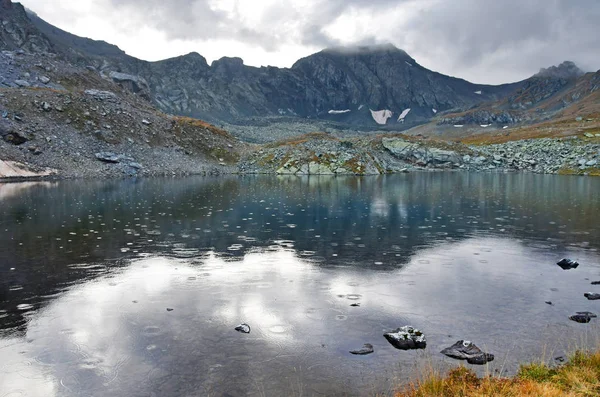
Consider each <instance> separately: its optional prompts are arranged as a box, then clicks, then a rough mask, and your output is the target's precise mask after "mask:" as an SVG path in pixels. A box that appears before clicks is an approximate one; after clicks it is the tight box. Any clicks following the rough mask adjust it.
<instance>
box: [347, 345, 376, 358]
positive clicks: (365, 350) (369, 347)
mask: <svg viewBox="0 0 600 397" xmlns="http://www.w3.org/2000/svg"><path fill="white" fill-rule="evenodd" d="M374 351H375V350H374V349H373V345H372V344H370V343H365V344H364V345H363V347H362V348H361V349H358V350H350V353H352V354H356V355H361V356H365V355H367V354H371V353H373V352H374Z"/></svg>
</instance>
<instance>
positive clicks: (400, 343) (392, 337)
mask: <svg viewBox="0 0 600 397" xmlns="http://www.w3.org/2000/svg"><path fill="white" fill-rule="evenodd" d="M383 336H384V337H385V339H386V340H387V341H388V342H390V344H391V345H392V346H394V347H395V348H396V349H400V350H414V349H425V348H426V347H427V339H426V338H425V335H424V334H423V333H422V332H421V331H419V330H418V329H416V328H413V327H411V326H405V327H401V328H398V329H396V330H394V331H391V332H386V333H385V334H383Z"/></svg>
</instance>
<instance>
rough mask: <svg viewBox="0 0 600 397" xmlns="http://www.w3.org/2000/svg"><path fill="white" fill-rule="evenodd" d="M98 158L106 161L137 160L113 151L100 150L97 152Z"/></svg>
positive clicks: (114, 162) (130, 161) (127, 161)
mask: <svg viewBox="0 0 600 397" xmlns="http://www.w3.org/2000/svg"><path fill="white" fill-rule="evenodd" d="M96 158H97V159H98V160H100V161H103V162H105V163H113V164H116V163H132V162H133V161H135V160H134V159H133V158H132V157H129V156H125V155H123V154H115V153H113V152H100V153H96Z"/></svg>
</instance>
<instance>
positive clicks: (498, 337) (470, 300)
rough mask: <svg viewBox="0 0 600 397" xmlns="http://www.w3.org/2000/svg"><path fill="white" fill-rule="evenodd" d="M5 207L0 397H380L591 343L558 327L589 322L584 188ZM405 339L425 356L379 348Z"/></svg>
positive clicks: (596, 232) (286, 185) (292, 190)
mask: <svg viewBox="0 0 600 397" xmlns="http://www.w3.org/2000/svg"><path fill="white" fill-rule="evenodd" d="M0 205H1V208H2V211H0V357H1V358H2V359H1V360H0V396H1V397H4V396H207V395H211V396H243V395H252V396H254V395H256V396H264V395H267V396H276V395H277V396H279V395H304V396H312V395H317V396H318V395H373V394H376V393H381V394H389V393H391V390H393V389H394V388H395V387H397V386H398V384H401V383H402V382H405V381H406V380H407V379H410V378H411V377H414V376H415V375H417V374H418V373H419V371H420V368H421V367H420V366H421V365H423V364H426V365H429V364H430V363H433V364H434V365H435V366H439V367H440V368H445V367H446V366H448V365H452V364H456V362H455V361H452V360H451V359H447V358H445V357H443V356H441V355H440V354H439V351H440V350H441V349H442V348H444V347H447V346H449V345H451V344H453V343H454V342H456V341H457V340H459V339H469V340H472V341H474V342H475V343H476V344H478V345H479V346H480V347H482V348H484V349H485V350H486V351H489V352H491V353H494V354H495V355H496V360H495V361H494V362H493V363H491V364H490V365H489V366H488V367H484V368H478V371H479V373H480V374H484V373H486V372H488V373H512V372H514V371H515V370H516V368H517V365H518V363H519V362H522V361H527V360H532V359H539V358H547V359H548V360H550V361H552V360H553V358H554V357H556V356H559V355H563V354H565V352H569V351H572V350H573V349H574V348H577V347H585V346H591V345H593V344H594V343H596V342H597V335H599V334H600V333H599V332H598V328H597V327H596V325H595V324H594V323H592V324H587V325H582V324H576V323H573V322H571V321H569V320H568V316H569V315H571V314H573V313H574V312H575V311H583V310H590V311H596V312H600V302H590V301H587V300H586V299H585V298H584V297H583V293H584V292H588V291H594V292H600V286H592V285H590V282H591V281H595V280H600V255H599V254H598V248H600V247H599V246H600V226H599V225H600V180H599V179H593V178H578V177H561V176H543V175H517V174H511V175H504V174H467V173H432V174H428V173H418V174H409V175H397V176H388V177H365V178H355V177H348V178H340V177H337V178H336V177H310V178H308V177H307V178H299V177H233V176H232V177H219V178H216V177H215V178H186V179H144V180H124V181H108V182H98V181H96V182H84V181H65V182H59V183H50V182H43V183H26V184H9V185H0ZM562 257H570V258H573V259H576V260H578V261H579V262H580V263H581V266H580V267H579V268H578V269H575V270H571V271H564V270H562V269H560V268H559V267H558V266H556V265H555V263H556V262H557V260H559V259H561V258H562ZM545 301H552V303H553V305H548V304H546V303H545ZM355 303H359V304H360V306H359V307H353V306H351V305H352V304H355ZM241 322H247V323H248V324H250V326H251V328H252V330H251V333H250V334H248V335H245V334H240V333H238V332H236V331H235V330H234V328H235V326H236V325H238V324H239V323H241ZM403 325H413V326H415V327H418V328H420V329H422V330H423V331H424V332H425V333H426V335H427V337H428V347H427V349H426V350H425V351H420V352H414V351H413V352H404V351H399V350H396V349H394V348H393V347H392V346H391V345H389V344H388V342H387V341H386V340H385V339H384V338H383V337H382V334H383V333H384V332H385V331H389V330H392V329H395V328H397V327H399V326H403ZM364 343H371V344H373V345H374V347H375V353H374V354H371V355H369V356H364V357H359V356H353V355H350V354H349V353H348V351H349V350H353V349H357V348H360V347H361V346H362V345H363V344H364Z"/></svg>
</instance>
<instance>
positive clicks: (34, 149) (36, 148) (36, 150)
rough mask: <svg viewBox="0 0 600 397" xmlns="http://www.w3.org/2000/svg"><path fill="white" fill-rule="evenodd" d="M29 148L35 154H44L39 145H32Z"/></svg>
mask: <svg viewBox="0 0 600 397" xmlns="http://www.w3.org/2000/svg"><path fill="white" fill-rule="evenodd" d="M27 150H29V151H30V152H31V154H33V155H34V156H39V155H40V154H42V151H41V150H40V148H38V147H37V146H30V147H28V148H27Z"/></svg>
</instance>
